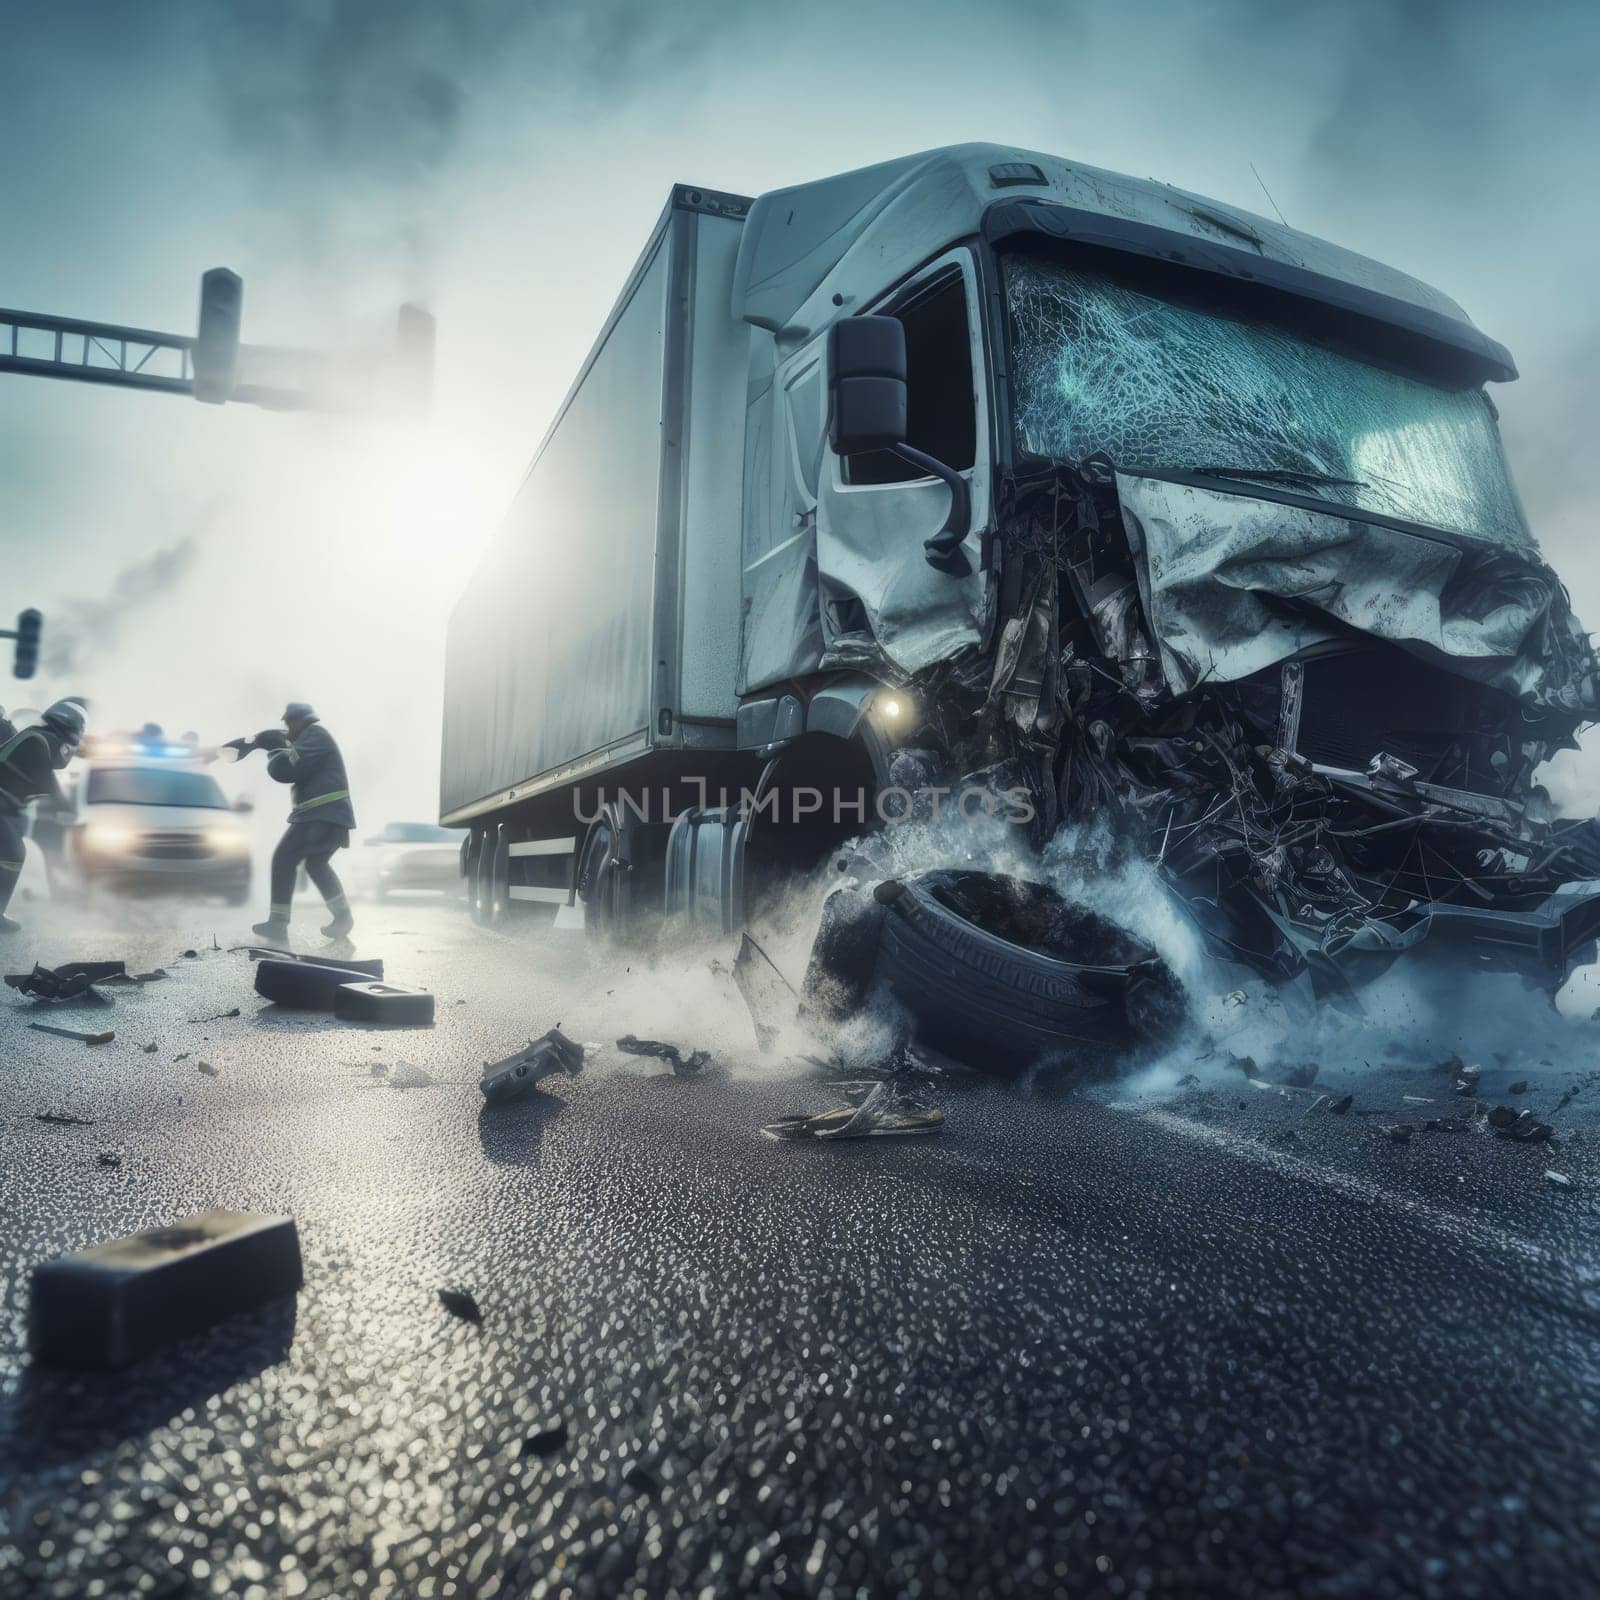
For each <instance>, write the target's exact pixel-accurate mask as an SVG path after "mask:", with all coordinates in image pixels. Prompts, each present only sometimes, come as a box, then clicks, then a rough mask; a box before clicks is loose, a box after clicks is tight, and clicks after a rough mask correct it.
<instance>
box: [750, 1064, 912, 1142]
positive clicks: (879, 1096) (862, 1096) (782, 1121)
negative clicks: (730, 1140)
mask: <svg viewBox="0 0 1600 1600" xmlns="http://www.w3.org/2000/svg"><path fill="white" fill-rule="evenodd" d="M832 1087H833V1089H834V1091H835V1093H837V1094H838V1095H840V1097H841V1098H842V1099H843V1100H844V1102H845V1103H844V1105H842V1106H837V1107H832V1108H830V1109H829V1110H826V1111H817V1112H803V1111H800V1112H792V1113H790V1114H788V1115H786V1116H782V1117H779V1118H777V1119H776V1120H775V1121H773V1122H769V1123H768V1124H767V1125H766V1126H765V1127H764V1128H762V1130H761V1133H762V1136H763V1137H764V1138H767V1139H775V1140H802V1139H879V1138H898V1137H902V1136H906V1135H914V1134H924V1133H938V1132H940V1131H941V1130H942V1129H943V1127H944V1112H943V1111H941V1110H940V1109H939V1108H938V1107H937V1106H930V1105H926V1104H923V1103H921V1102H919V1101H917V1100H915V1099H914V1098H912V1097H911V1096H910V1095H909V1094H908V1093H907V1091H906V1090H905V1088H904V1087H903V1086H902V1085H901V1084H899V1083H898V1082H897V1081H896V1080H895V1079H892V1078H880V1079H878V1080H877V1081H875V1082H871V1083H858V1084H850V1083H836V1084H834V1085H832Z"/></svg>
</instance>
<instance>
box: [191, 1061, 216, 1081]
mask: <svg viewBox="0 0 1600 1600" xmlns="http://www.w3.org/2000/svg"><path fill="white" fill-rule="evenodd" d="M195 1069H196V1071H199V1072H203V1073H204V1074H205V1075H206V1076H207V1077H208V1078H214V1077H216V1076H217V1069H216V1068H215V1067H214V1066H212V1065H211V1063H210V1062H209V1061H197V1062H195Z"/></svg>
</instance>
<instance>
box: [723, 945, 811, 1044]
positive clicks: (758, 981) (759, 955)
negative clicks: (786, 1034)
mask: <svg viewBox="0 0 1600 1600" xmlns="http://www.w3.org/2000/svg"><path fill="white" fill-rule="evenodd" d="M733 981H734V984H735V986H736V987H737V988H738V990H739V993H740V994H741V995H742V996H743V997H744V1003H745V1005H746V1006H748V1007H749V1010H750V1022H751V1025H752V1026H753V1027H754V1028H755V1032H756V1048H757V1049H758V1050H760V1051H761V1053H762V1054H763V1055H766V1054H768V1053H769V1052H770V1051H771V1049H772V1047H773V1046H774V1045H775V1044H776V1043H777V1042H778V1036H779V1034H780V1033H781V1032H782V1029H781V1028H780V1026H779V1025H778V1024H777V1023H776V1022H774V1021H773V1020H772V1019H773V1018H774V1017H778V1016H782V1017H784V1018H785V1019H792V1018H793V1017H794V1016H795V1015H796V1014H797V1013H798V1011H799V1008H800V996H799V995H797V994H796V993H795V992H794V986H793V985H792V984H791V983H790V982H789V980H788V979H787V978H786V977H784V975H783V974H782V973H781V972H779V971H778V968H777V965H776V963H774V961H773V959H772V957H771V956H769V955H768V954H767V952H766V951H765V950H763V949H762V948H761V946H760V945H759V944H757V943H756V941H755V940H754V939H752V938H751V937H750V935H749V934H748V933H747V934H744V935H743V936H742V937H741V938H740V940H739V954H738V955H737V956H736V957H735V958H734V963H733Z"/></svg>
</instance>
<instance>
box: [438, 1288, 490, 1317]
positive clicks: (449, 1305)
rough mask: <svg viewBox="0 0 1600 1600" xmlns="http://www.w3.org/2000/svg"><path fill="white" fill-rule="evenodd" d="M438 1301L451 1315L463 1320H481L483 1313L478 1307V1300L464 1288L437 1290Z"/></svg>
mask: <svg viewBox="0 0 1600 1600" xmlns="http://www.w3.org/2000/svg"><path fill="white" fill-rule="evenodd" d="M439 1303H440V1304H441V1305H442V1306H443V1307H444V1308H445V1310H446V1311H448V1312H449V1313H450V1315H451V1316H452V1317H460V1318H461V1320H462V1321H463V1322H477V1323H481V1322H482V1321H483V1313H482V1312H481V1311H480V1310H479V1309H478V1302H477V1301H476V1300H474V1299H473V1298H472V1296H471V1294H470V1293H468V1291H467V1290H465V1289H441V1290H439Z"/></svg>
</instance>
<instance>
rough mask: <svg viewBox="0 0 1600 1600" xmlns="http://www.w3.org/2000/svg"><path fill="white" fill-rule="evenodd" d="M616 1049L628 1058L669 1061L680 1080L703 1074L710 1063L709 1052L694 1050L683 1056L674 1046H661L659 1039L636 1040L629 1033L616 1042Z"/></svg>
mask: <svg viewBox="0 0 1600 1600" xmlns="http://www.w3.org/2000/svg"><path fill="white" fill-rule="evenodd" d="M617 1049H619V1050H621V1051H622V1052H623V1053H624V1054H626V1055H630V1056H654V1057H655V1058H656V1059H657V1060H658V1061H669V1062H671V1063H672V1070H673V1072H674V1074H676V1076H678V1077H680V1078H692V1077H694V1076H695V1075H696V1074H697V1073H700V1072H704V1071H705V1069H706V1067H707V1066H709V1065H710V1062H711V1052H710V1051H709V1050H696V1051H695V1052H694V1053H693V1054H692V1055H689V1056H685V1055H684V1054H683V1052H682V1051H681V1050H679V1048H678V1047H677V1045H675V1044H663V1043H662V1042H661V1041H660V1040H659V1039H636V1038H634V1036H633V1035H632V1034H631V1033H625V1034H623V1036H622V1037H621V1038H620V1039H618V1040H617Z"/></svg>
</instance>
